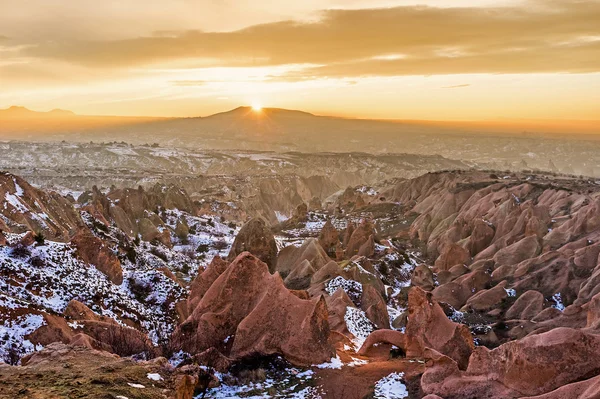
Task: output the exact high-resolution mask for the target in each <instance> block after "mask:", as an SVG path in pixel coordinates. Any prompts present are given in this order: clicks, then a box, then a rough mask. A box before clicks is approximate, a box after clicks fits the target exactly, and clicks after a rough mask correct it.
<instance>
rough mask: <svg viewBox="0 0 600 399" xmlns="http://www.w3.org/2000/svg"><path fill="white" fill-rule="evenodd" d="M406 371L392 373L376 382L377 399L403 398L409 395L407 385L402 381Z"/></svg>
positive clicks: (375, 396)
mask: <svg viewBox="0 0 600 399" xmlns="http://www.w3.org/2000/svg"><path fill="white" fill-rule="evenodd" d="M403 378H404V373H392V374H390V375H388V376H387V377H383V378H382V379H380V380H379V381H377V383H376V384H375V395H374V398H376V399H403V398H407V397H408V390H407V389H406V385H404V383H403V382H402V381H403Z"/></svg>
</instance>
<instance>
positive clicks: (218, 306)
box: [173, 252, 335, 365]
mask: <svg viewBox="0 0 600 399" xmlns="http://www.w3.org/2000/svg"><path fill="white" fill-rule="evenodd" d="M327 319H328V315H327V307H326V305H325V301H324V300H323V299H322V298H321V299H316V300H312V301H309V300H302V299H300V298H298V297H297V296H296V295H294V294H293V293H291V292H290V291H289V290H288V289H287V288H285V286H284V285H283V281H282V280H281V278H280V277H279V275H278V274H275V275H271V274H270V273H269V270H268V267H267V265H266V264H265V263H263V262H261V261H260V260H259V259H258V258H256V257H255V256H253V255H251V254H250V253H248V252H243V253H242V254H240V255H239V256H238V257H237V258H236V259H235V260H234V261H233V262H232V263H231V264H230V265H229V266H228V267H227V269H226V270H225V271H224V272H223V273H222V274H221V275H220V276H219V277H218V278H217V279H216V280H215V282H214V283H213V284H212V285H211V287H210V288H209V289H208V291H207V292H206V293H205V295H204V296H203V297H202V299H201V300H200V302H199V303H198V305H197V306H196V308H195V309H194V311H193V312H192V314H191V315H190V317H188V319H187V320H186V321H185V322H183V323H182V324H181V325H179V326H178V327H177V329H176V331H175V333H174V335H173V342H174V344H175V346H176V347H178V348H181V349H184V350H186V351H188V352H191V353H198V352H202V351H204V350H206V349H209V348H212V347H214V348H216V349H217V350H219V351H220V352H221V353H223V354H224V355H226V356H229V357H231V358H232V359H234V360H239V359H242V358H244V357H247V356H251V355H272V354H280V355H282V356H284V357H285V358H286V359H288V360H289V361H291V362H292V363H294V364H298V365H310V364H317V363H322V362H325V361H327V360H329V359H330V358H331V357H332V356H334V354H335V352H334V350H333V347H332V346H331V344H330V342H329V324H328V320H327Z"/></svg>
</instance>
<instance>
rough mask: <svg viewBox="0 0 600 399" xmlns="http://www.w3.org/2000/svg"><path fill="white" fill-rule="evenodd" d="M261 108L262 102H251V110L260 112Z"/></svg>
mask: <svg viewBox="0 0 600 399" xmlns="http://www.w3.org/2000/svg"><path fill="white" fill-rule="evenodd" d="M262 108H263V107H262V104H261V103H258V102H253V103H252V110H253V111H254V112H260V111H262Z"/></svg>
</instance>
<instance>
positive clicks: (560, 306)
mask: <svg viewBox="0 0 600 399" xmlns="http://www.w3.org/2000/svg"><path fill="white" fill-rule="evenodd" d="M552 300H553V301H554V305H552V307H553V308H556V309H558V310H560V311H561V312H562V311H563V310H565V305H564V304H563V301H562V297H561V295H560V292H557V293H556V294H554V295H552Z"/></svg>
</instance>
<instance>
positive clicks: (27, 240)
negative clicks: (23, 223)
mask: <svg viewBox="0 0 600 399" xmlns="http://www.w3.org/2000/svg"><path fill="white" fill-rule="evenodd" d="M34 243H35V234H33V232H32V231H28V232H27V233H25V235H24V236H23V237H22V238H21V240H20V241H19V244H21V245H23V246H25V247H29V246H31V245H33V244H34Z"/></svg>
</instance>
